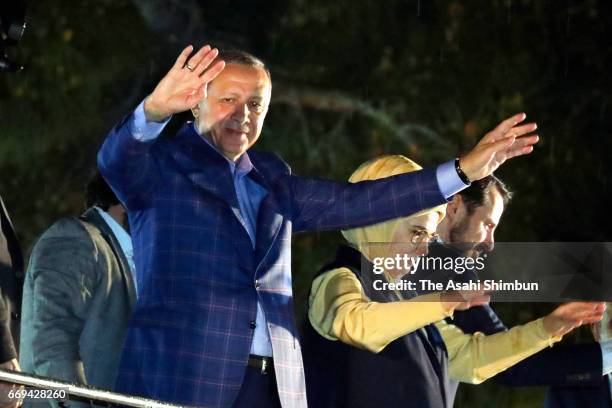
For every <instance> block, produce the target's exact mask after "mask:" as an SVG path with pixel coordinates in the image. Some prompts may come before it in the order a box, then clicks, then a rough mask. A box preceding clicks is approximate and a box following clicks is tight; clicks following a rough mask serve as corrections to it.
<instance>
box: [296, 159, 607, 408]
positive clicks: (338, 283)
mask: <svg viewBox="0 0 612 408" xmlns="http://www.w3.org/2000/svg"><path fill="white" fill-rule="evenodd" d="M420 169H421V167H420V166H419V165H418V164H416V163H415V162H413V161H411V160H409V159H407V158H406V157H403V156H384V157H381V158H378V159H374V160H371V161H369V162H367V163H365V164H363V165H362V166H361V167H360V168H359V169H357V171H355V173H353V175H352V176H351V178H350V179H349V181H350V182H358V181H364V180H374V179H377V178H382V177H388V176H393V175H398V174H402V173H407V172H411V171H418V170H420ZM401 204H402V203H399V202H398V203H397V205H401ZM444 214H445V206H440V207H436V208H432V209H429V210H425V211H422V212H420V213H417V214H414V215H412V216H410V217H406V218H401V219H396V220H391V221H387V222H384V223H381V224H376V225H372V226H368V227H363V228H356V229H352V230H348V231H343V235H344V237H345V238H346V240H347V241H348V243H349V244H350V246H342V247H340V249H339V250H338V253H337V257H336V260H335V261H334V262H332V263H331V264H329V265H327V266H326V267H324V268H323V269H322V272H321V273H320V274H319V275H318V276H317V277H316V278H315V280H314V281H313V283H312V287H311V293H310V297H309V309H308V322H307V323H306V327H305V331H304V336H303V342H302V343H303V345H302V348H303V349H304V352H303V355H304V365H305V370H306V380H307V392H308V401H309V406H312V407H315V408H322V407H334V408H336V407H350V408H358V407H376V408H383V407H384V408H392V407H400V406H401V407H419V408H421V407H435V408H437V407H440V408H446V407H449V406H450V405H451V404H452V400H451V399H450V398H448V395H447V389H448V387H447V381H448V379H449V378H453V379H455V380H459V381H463V382H468V383H474V384H478V383H481V382H483V381H485V380H486V379H488V378H490V377H492V376H494V375H495V374H497V373H499V372H501V371H503V370H505V369H506V368H508V367H510V366H512V365H513V364H516V363H517V362H519V361H521V360H523V359H525V358H526V357H528V356H530V355H532V354H534V353H536V352H538V351H540V350H542V349H544V348H545V347H548V346H550V345H552V344H553V343H555V342H557V341H559V340H561V338H562V336H563V335H564V334H566V333H567V332H569V331H571V330H572V329H574V328H575V327H578V326H579V325H581V324H583V323H587V322H593V321H597V320H599V319H601V314H602V313H603V305H602V304H600V303H578V302H576V303H569V304H566V305H562V306H559V307H558V308H557V309H555V310H554V311H553V312H552V313H551V314H549V315H547V316H545V317H544V318H540V319H537V320H534V321H532V322H529V323H527V324H526V325H523V326H516V327H514V328H512V329H510V330H509V331H507V332H504V333H498V334H495V335H492V336H485V335H483V334H482V333H476V334H473V335H468V334H465V333H463V332H462V331H461V330H460V329H459V328H457V327H456V326H454V325H452V324H449V323H447V322H446V321H445V320H444V319H445V318H447V317H450V316H452V314H453V311H454V310H461V309H466V308H468V307H470V306H473V305H475V304H482V303H483V302H486V301H488V296H486V295H485V294H484V293H483V292H479V291H467V292H463V293H458V292H442V293H431V294H427V295H422V296H416V293H410V291H404V292H402V293H400V292H398V291H395V290H380V288H381V287H382V286H383V285H382V284H383V283H385V284H389V283H396V282H398V281H399V280H400V279H401V277H402V275H403V274H405V273H407V272H408V271H409V270H410V269H411V265H403V267H402V268H397V267H393V268H384V271H383V273H382V274H380V273H379V272H380V271H379V270H378V271H376V273H373V271H375V268H374V265H373V262H374V260H375V259H376V258H379V259H381V258H385V257H386V258H395V256H396V255H397V254H406V255H408V256H409V257H418V256H420V255H424V254H426V252H427V242H428V241H429V240H430V239H432V237H433V236H434V235H435V230H436V226H437V224H438V223H439V222H440V221H441V219H442V218H443V217H444ZM377 266H380V265H378V264H377ZM379 269H380V268H379ZM384 287H386V288H388V287H389V286H384ZM407 298H410V299H409V300H406V299H407ZM465 299H467V300H465Z"/></svg>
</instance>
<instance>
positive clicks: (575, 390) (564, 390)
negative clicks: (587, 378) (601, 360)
mask: <svg viewBox="0 0 612 408" xmlns="http://www.w3.org/2000/svg"><path fill="white" fill-rule="evenodd" d="M608 378H609V375H607V376H605V377H604V381H602V383H601V384H599V385H584V386H566V387H563V386H555V387H550V388H549V389H548V391H547V393H546V399H545V401H544V407H545V408H587V407H588V408H612V398H611V397H610V386H609V383H608Z"/></svg>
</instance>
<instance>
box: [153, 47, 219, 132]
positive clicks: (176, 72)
mask: <svg viewBox="0 0 612 408" xmlns="http://www.w3.org/2000/svg"><path fill="white" fill-rule="evenodd" d="M192 51H193V47H192V46H191V45H189V46H188V47H187V48H185V49H184V50H183V52H181V54H180V55H179V56H178V58H177V59H176V62H175V63H174V66H173V67H172V68H171V69H170V71H168V73H167V74H166V76H164V77H163V78H162V80H161V81H159V83H158V84H157V86H156V87H155V89H154V90H153V92H152V93H151V94H150V95H149V96H148V97H147V99H146V100H145V104H144V111H145V116H146V117H147V120H148V121H151V122H163V121H164V120H165V119H167V118H168V117H169V116H171V115H173V114H175V113H179V112H183V111H186V110H189V109H191V108H193V107H194V106H195V105H197V103H198V102H199V101H201V100H202V99H204V98H206V86H207V85H208V83H209V82H211V81H212V80H213V79H215V77H216V76H217V75H219V73H220V72H221V71H222V70H223V68H224V67H225V62H223V61H217V62H216V63H215V64H214V65H212V66H211V64H212V62H213V61H214V60H215V58H216V57H217V55H218V54H219V51H218V50H217V49H216V48H212V49H211V47H210V46H209V45H205V46H204V47H202V48H200V49H199V50H198V52H196V53H195V54H194V55H193V56H192V57H191V58H189V60H187V58H188V57H189V54H191V52H192Z"/></svg>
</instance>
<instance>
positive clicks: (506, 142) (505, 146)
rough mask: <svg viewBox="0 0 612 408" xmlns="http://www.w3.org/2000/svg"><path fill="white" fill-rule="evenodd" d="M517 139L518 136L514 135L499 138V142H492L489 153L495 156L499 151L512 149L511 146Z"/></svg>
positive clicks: (488, 149)
mask: <svg viewBox="0 0 612 408" xmlns="http://www.w3.org/2000/svg"><path fill="white" fill-rule="evenodd" d="M515 141H516V138H515V137H514V136H510V137H506V138H503V139H501V140H498V141H497V142H494V143H490V144H489V147H488V148H487V154H489V155H490V157H493V155H494V154H496V153H498V152H501V151H504V150H510V148H511V146H512V145H514V142H515Z"/></svg>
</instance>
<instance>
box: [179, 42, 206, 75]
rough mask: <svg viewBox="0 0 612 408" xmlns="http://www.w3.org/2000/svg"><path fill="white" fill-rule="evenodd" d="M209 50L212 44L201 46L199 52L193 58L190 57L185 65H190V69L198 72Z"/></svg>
mask: <svg viewBox="0 0 612 408" xmlns="http://www.w3.org/2000/svg"><path fill="white" fill-rule="evenodd" d="M209 52H210V45H208V44H206V45H205V46H203V47H202V48H200V49H199V50H198V52H196V53H195V54H194V55H193V56H192V57H191V58H189V60H188V61H187V64H186V65H185V66H186V67H188V69H189V70H190V71H192V72H196V71H197V70H198V66H199V64H200V63H201V62H202V60H203V59H204V57H205V56H206V55H207V54H208V53H209Z"/></svg>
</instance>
